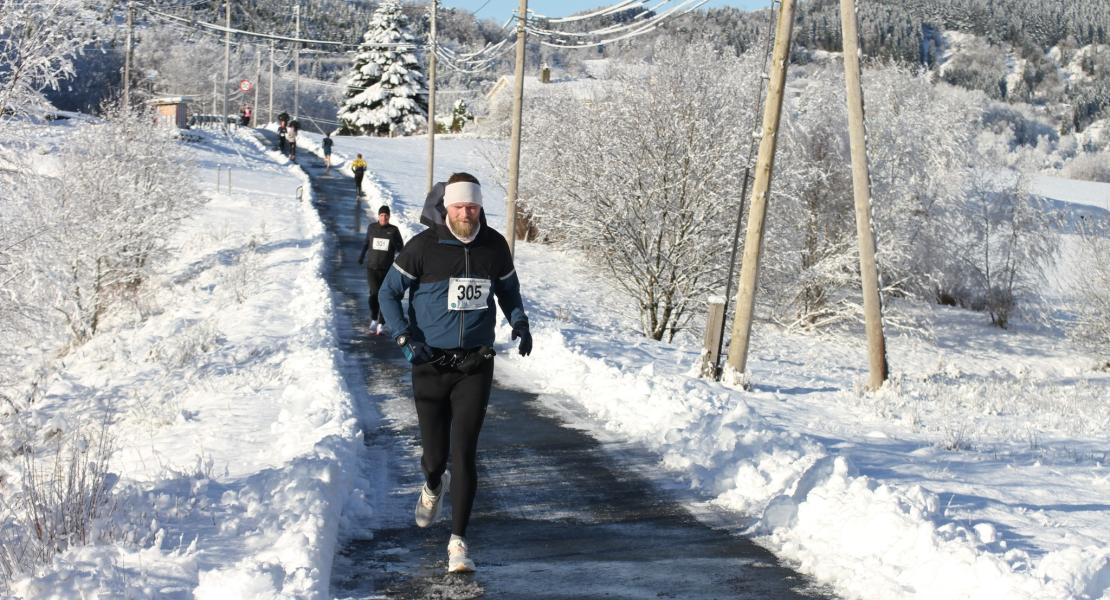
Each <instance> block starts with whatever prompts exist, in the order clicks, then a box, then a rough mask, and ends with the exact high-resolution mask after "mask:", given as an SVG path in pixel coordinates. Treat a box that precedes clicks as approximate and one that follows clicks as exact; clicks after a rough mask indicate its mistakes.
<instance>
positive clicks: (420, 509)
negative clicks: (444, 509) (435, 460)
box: [416, 473, 451, 527]
mask: <svg viewBox="0 0 1110 600" xmlns="http://www.w3.org/2000/svg"><path fill="white" fill-rule="evenodd" d="M450 486H451V473H444V474H443V477H442V478H441V479H440V480H439V492H432V490H429V489H428V484H427V483H425V484H424V485H422V486H420V498H419V499H417V501H416V526H417V527H427V526H428V525H431V524H432V523H434V522H435V520H436V517H438V516H439V505H440V504H442V503H443V496H444V493H443V492H445V491H447V490H448V489H450Z"/></svg>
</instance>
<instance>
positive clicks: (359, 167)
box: [351, 153, 366, 196]
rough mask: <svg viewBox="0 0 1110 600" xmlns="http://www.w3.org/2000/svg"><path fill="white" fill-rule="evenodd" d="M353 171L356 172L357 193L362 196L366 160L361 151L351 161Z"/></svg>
mask: <svg viewBox="0 0 1110 600" xmlns="http://www.w3.org/2000/svg"><path fill="white" fill-rule="evenodd" d="M351 172H352V173H354V174H355V193H356V194H358V195H359V196H361V195H362V178H363V176H365V175H366V161H365V160H363V158H362V154H361V153H360V154H359V155H358V157H357V158H355V159H354V160H353V161H351Z"/></svg>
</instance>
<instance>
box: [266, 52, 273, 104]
mask: <svg viewBox="0 0 1110 600" xmlns="http://www.w3.org/2000/svg"><path fill="white" fill-rule="evenodd" d="M266 122H267V123H273V122H274V40H270V102H269V104H267V105H266Z"/></svg>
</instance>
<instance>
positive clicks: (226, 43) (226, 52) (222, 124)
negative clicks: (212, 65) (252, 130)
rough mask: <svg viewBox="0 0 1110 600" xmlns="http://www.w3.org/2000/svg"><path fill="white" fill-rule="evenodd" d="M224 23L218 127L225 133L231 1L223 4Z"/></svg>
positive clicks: (229, 73) (229, 61)
mask: <svg viewBox="0 0 1110 600" xmlns="http://www.w3.org/2000/svg"><path fill="white" fill-rule="evenodd" d="M224 6H225V7H226V8H225V10H224V15H225V17H224V18H225V21H226V23H225V24H224V27H226V28H227V31H225V32H224V112H223V114H221V115H220V127H222V128H223V129H224V130H225V131H226V130H227V82H228V80H229V79H231V0H227V2H226V3H225V4H224Z"/></svg>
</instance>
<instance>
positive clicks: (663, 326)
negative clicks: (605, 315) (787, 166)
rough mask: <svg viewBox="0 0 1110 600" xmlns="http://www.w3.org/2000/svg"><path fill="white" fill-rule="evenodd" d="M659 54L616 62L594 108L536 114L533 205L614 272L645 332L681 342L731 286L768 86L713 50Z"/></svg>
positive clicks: (550, 106) (559, 106) (662, 50)
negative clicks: (747, 173)
mask: <svg viewBox="0 0 1110 600" xmlns="http://www.w3.org/2000/svg"><path fill="white" fill-rule="evenodd" d="M654 54H655V55H654V63H653V64H651V65H647V64H644V63H642V62H639V63H632V64H623V65H615V66H614V77H613V79H612V82H611V85H609V86H608V87H607V88H606V91H605V92H604V93H602V94H599V96H601V97H599V98H596V99H595V101H594V102H593V103H592V104H590V105H588V106H587V105H584V104H583V102H582V101H581V100H577V99H574V98H570V97H566V98H562V99H557V98H555V99H546V100H543V101H542V104H541V101H539V100H538V101H537V104H536V105H535V106H534V107H533V108H532V109H530V110H529V113H528V115H527V116H526V118H525V122H526V123H527V124H528V125H527V126H528V129H527V131H526V133H525V144H526V148H525V151H524V152H523V157H522V158H523V160H524V161H525V165H524V167H523V168H522V169H521V171H522V174H524V177H525V180H524V185H523V189H524V193H523V194H522V198H521V205H522V207H523V208H524V209H525V210H526V211H530V213H531V215H532V217H534V218H535V222H536V224H537V227H538V228H539V231H540V235H541V236H544V237H545V238H546V239H547V240H548V241H550V242H553V243H556V244H559V245H562V246H565V247H568V248H574V249H578V250H584V251H586V253H587V256H589V257H592V258H594V259H595V260H597V261H598V263H599V264H600V265H601V266H602V267H603V268H606V269H607V270H608V272H609V274H610V276H611V277H612V278H613V280H614V282H615V283H616V284H617V286H618V287H619V288H620V289H622V290H623V291H624V292H625V293H626V294H627V295H628V296H629V297H630V298H631V299H633V300H634V301H635V303H636V305H637V306H638V307H639V313H640V315H639V316H640V321H641V329H642V331H643V333H644V335H647V336H649V337H652V338H654V339H667V340H670V339H672V338H673V337H674V335H675V333H676V332H677V331H679V330H680V329H682V328H683V327H684V326H685V325H686V324H687V323H688V322H689V320H690V318H691V316H692V315H693V314H694V313H696V312H697V309H698V308H699V307H700V306H701V304H702V303H703V302H704V301H705V297H706V295H707V294H709V293H710V292H719V291H720V289H721V288H722V287H723V281H724V275H725V273H726V269H725V267H726V266H727V265H726V261H727V260H728V252H727V250H725V248H726V246H725V243H724V241H723V240H724V239H726V238H727V237H728V234H729V233H730V232H731V231H732V223H733V222H734V218H735V214H736V206H737V203H738V196H739V189H740V181H741V179H742V174H743V169H742V168H739V167H738V163H737V161H738V160H740V159H738V158H737V157H739V156H742V155H743V152H744V150H745V149H746V147H747V142H748V141H749V140H750V139H751V138H750V136H749V133H750V130H749V129H748V127H749V126H750V124H751V123H753V119H752V115H751V104H752V103H751V100H752V98H753V92H754V90H753V87H754V85H756V84H757V83H758V79H757V78H756V77H750V76H749V77H743V76H742V74H745V73H749V74H750V73H758V72H759V69H758V67H757V66H756V65H755V63H754V62H753V60H751V59H750V58H749V59H744V60H741V59H737V58H736V57H735V56H728V55H724V54H718V53H717V52H716V51H714V50H713V49H711V48H709V47H708V46H705V45H698V44H694V45H687V46H682V45H678V44H674V43H660V46H659V47H658V48H656V51H655V53H654ZM709 57H712V59H710V58H709Z"/></svg>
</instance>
